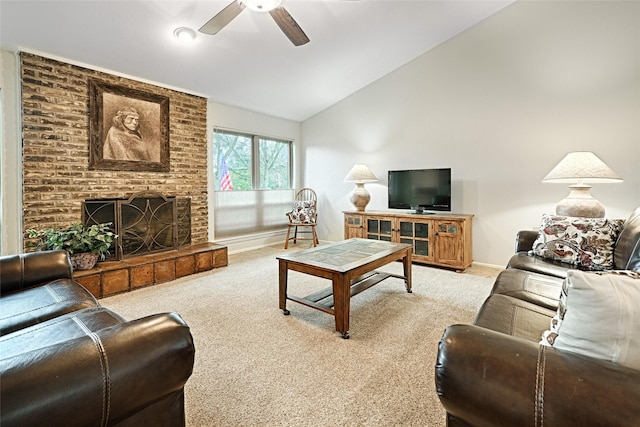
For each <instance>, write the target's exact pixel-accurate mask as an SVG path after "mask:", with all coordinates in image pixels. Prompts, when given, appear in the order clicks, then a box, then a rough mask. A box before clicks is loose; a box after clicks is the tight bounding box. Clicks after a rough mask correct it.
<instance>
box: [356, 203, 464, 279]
mask: <svg viewBox="0 0 640 427" xmlns="http://www.w3.org/2000/svg"><path fill="white" fill-rule="evenodd" d="M343 213H344V238H345V239H350V238H353V237H359V238H365V239H373V240H384V241H387V242H395V243H410V244H412V245H413V261H414V262H418V263H423V264H429V265H436V266H441V267H448V268H454V269H456V270H458V271H463V270H464V269H465V268H467V267H469V266H471V263H472V261H473V259H472V251H471V224H472V220H473V215H466V214H448V213H437V212H425V211H422V212H417V211H416V212H415V213H413V212H408V213H407V212H393V211H371V212H358V211H345V212H343Z"/></svg>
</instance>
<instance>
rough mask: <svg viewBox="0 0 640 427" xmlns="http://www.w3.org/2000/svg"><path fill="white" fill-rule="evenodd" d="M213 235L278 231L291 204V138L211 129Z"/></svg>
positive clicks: (217, 237)
mask: <svg viewBox="0 0 640 427" xmlns="http://www.w3.org/2000/svg"><path fill="white" fill-rule="evenodd" d="M212 162H213V176H214V202H215V206H214V219H215V220H214V233H215V238H216V239H221V238H230V237H238V236H242V235H247V234H255V233H261V232H269V231H274V230H280V229H283V228H284V226H285V224H286V217H285V212H287V211H288V210H289V208H290V207H291V200H292V199H293V189H292V184H291V182H292V170H293V167H292V166H293V165H292V141H287V140H283V139H276V138H269V137H264V136H259V135H251V134H245V133H241V132H234V131H227V130H221V129H216V130H215V131H214V135H213V159H212Z"/></svg>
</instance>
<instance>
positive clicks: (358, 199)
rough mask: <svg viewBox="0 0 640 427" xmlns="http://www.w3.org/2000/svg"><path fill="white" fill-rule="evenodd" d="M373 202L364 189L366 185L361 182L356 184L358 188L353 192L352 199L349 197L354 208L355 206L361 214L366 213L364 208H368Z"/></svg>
mask: <svg viewBox="0 0 640 427" xmlns="http://www.w3.org/2000/svg"><path fill="white" fill-rule="evenodd" d="M370 200H371V195H370V194H369V192H368V191H367V189H366V188H364V184H363V183H361V182H356V188H354V189H353V191H352V192H351V197H349V201H350V202H351V204H352V205H353V206H355V208H356V210H358V211H360V212H364V208H365V207H367V205H368V204H369V201H370Z"/></svg>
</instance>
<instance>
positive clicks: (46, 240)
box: [27, 222, 118, 270]
mask: <svg viewBox="0 0 640 427" xmlns="http://www.w3.org/2000/svg"><path fill="white" fill-rule="evenodd" d="M111 224H112V223H110V222H108V223H104V224H94V225H90V226H88V227H85V226H84V225H82V224H81V223H79V222H74V223H72V224H71V225H69V226H68V227H63V228H48V229H46V230H33V229H31V230H27V236H28V237H29V238H30V239H37V240H36V241H35V242H34V243H32V246H35V247H36V249H37V250H39V251H45V250H60V249H63V250H65V251H67V252H69V254H70V255H71V264H72V266H73V268H74V270H88V269H91V268H93V266H94V265H95V264H96V262H98V260H100V261H104V259H105V258H106V256H107V255H109V249H110V248H111V245H112V244H113V241H114V240H115V238H116V237H118V236H117V235H116V234H115V233H113V232H112V231H111V229H110V228H109V227H110V226H111Z"/></svg>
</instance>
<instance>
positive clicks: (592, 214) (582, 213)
mask: <svg viewBox="0 0 640 427" xmlns="http://www.w3.org/2000/svg"><path fill="white" fill-rule="evenodd" d="M569 188H570V191H569V195H568V196H567V197H565V198H564V199H562V200H561V201H560V203H558V205H557V206H556V214H557V215H562V216H576V217H583V218H604V212H605V210H604V206H603V205H602V203H600V202H599V201H597V200H596V199H594V198H593V196H592V195H591V191H590V190H591V186H590V185H584V184H576V185H570V186H569Z"/></svg>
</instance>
